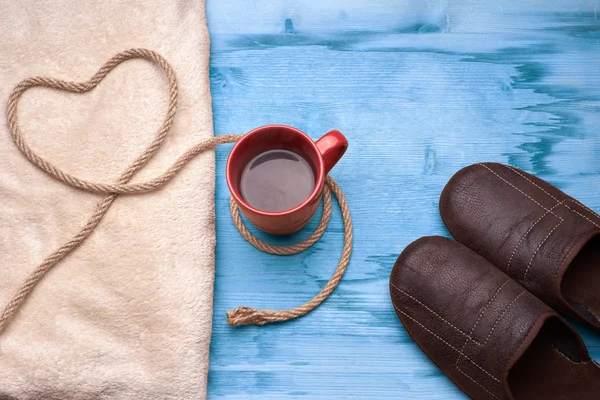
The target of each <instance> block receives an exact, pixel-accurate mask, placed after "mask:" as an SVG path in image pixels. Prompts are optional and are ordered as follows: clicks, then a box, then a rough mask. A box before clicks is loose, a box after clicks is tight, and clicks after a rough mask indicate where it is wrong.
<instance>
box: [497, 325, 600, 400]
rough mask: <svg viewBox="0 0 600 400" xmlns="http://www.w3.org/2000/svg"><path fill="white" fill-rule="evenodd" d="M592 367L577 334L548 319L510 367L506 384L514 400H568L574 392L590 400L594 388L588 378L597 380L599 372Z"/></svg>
mask: <svg viewBox="0 0 600 400" xmlns="http://www.w3.org/2000/svg"><path fill="white" fill-rule="evenodd" d="M592 364H593V363H592V362H591V361H590V359H589V356H588V355H587V353H586V351H585V350H584V349H583V347H582V344H581V341H580V340H579V337H578V336H577V334H576V333H575V332H574V331H573V330H572V329H571V328H569V327H568V326H567V325H566V324H565V322H563V321H562V320H561V319H559V318H556V317H550V318H548V319H547V320H546V321H545V322H544V325H543V326H542V328H541V329H540V331H539V332H538V334H537V336H536V338H535V339H534V340H533V341H532V342H531V344H530V345H529V347H528V348H527V350H525V352H524V353H523V355H522V356H521V358H520V359H519V360H518V361H517V362H516V363H515V365H514V366H513V367H512V368H511V370H510V372H509V375H508V385H509V388H510V391H511V392H512V394H513V396H514V398H515V400H525V399H545V400H553V399H557V400H558V399H570V398H574V397H572V396H573V394H574V393H578V394H579V395H580V397H576V398H585V399H588V398H589V399H591V398H595V397H590V396H595V395H597V393H598V392H597V390H598V387H597V385H596V384H591V383H590V378H594V379H596V380H597V379H598V378H600V369H598V368H597V367H596V366H595V365H592Z"/></svg>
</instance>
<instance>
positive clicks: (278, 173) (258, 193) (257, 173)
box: [240, 149, 315, 212]
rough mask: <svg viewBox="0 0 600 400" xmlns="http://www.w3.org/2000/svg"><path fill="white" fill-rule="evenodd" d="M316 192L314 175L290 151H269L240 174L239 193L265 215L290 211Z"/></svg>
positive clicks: (301, 160) (256, 158) (306, 163)
mask: <svg viewBox="0 0 600 400" xmlns="http://www.w3.org/2000/svg"><path fill="white" fill-rule="evenodd" d="M314 188H315V173H314V171H313V169H312V167H311V166H310V164H309V163H308V161H306V160H305V159H304V158H303V157H302V156H300V155H299V154H297V153H294V152H293V151H289V150H283V149H276V150H268V151H265V152H264V153H261V154H259V155H257V156H256V157H254V158H253V159H252V160H251V161H250V162H249V163H248V165H246V167H245V168H244V171H243V172H242V177H241V180H240V191H241V194H242V197H243V198H244V200H246V202H247V203H248V204H249V205H251V206H252V207H254V208H257V209H259V210H263V211H268V212H280V211H286V210H291V209H292V208H294V207H296V206H299V205H300V204H302V202H304V200H306V199H307V198H308V196H309V195H310V194H311V193H312V191H313V189H314Z"/></svg>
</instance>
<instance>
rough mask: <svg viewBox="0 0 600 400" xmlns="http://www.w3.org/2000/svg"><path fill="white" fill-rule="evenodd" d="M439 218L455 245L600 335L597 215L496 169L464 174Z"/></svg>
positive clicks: (529, 178)
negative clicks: (482, 258) (478, 255)
mask: <svg viewBox="0 0 600 400" xmlns="http://www.w3.org/2000/svg"><path fill="white" fill-rule="evenodd" d="M440 214H441V215H442V219H443V220H444V223H445V224H446V227H447V228H448V230H449V231H450V233H451V234H452V235H453V236H454V237H455V238H456V240H458V241H459V242H461V243H463V244H464V245H466V246H467V247H469V248H471V249H472V250H475V251H476V252H477V253H479V254H480V255H482V256H483V257H485V258H486V259H487V260H488V261H490V262H491V263H492V264H494V265H495V266H496V267H498V268H500V269H501V270H502V271H504V272H505V273H506V274H508V275H509V276H511V277H512V278H513V279H515V280H516V281H518V282H519V283H520V284H521V285H523V286H524V287H525V288H527V289H528V290H529V291H530V292H531V293H533V294H534V295H536V296H537V297H539V298H540V299H541V300H543V301H544V302H546V303H547V304H548V305H550V306H552V307H554V308H555V309H556V310H558V311H561V312H564V313H568V314H570V315H573V316H576V317H578V318H580V319H581V320H583V321H584V322H586V323H587V324H589V325H590V326H592V327H593V328H594V329H595V330H596V332H598V333H600V217H599V216H598V214H596V213H595V212H593V211H592V210H590V209H589V208H587V207H586V206H584V205H583V204H581V203H580V202H578V201H577V200H575V199H573V198H572V197H569V196H567V195H566V194H565V193H563V192H562V191H560V190H559V189H557V188H555V187H554V186H552V185H550V184H549V183H547V182H545V181H543V180H541V179H539V178H536V177H535V176H533V175H529V174H528V173H526V172H523V171H521V170H518V169H516V168H513V167H510V166H508V165H503V164H496V163H482V164H474V165H471V166H468V167H466V168H463V169H461V170H460V171H458V172H457V173H456V174H455V175H454V176H453V177H452V178H451V179H450V181H449V182H448V184H447V185H446V187H445V188H444V191H443V192H442V195H441V198H440ZM599 398H600V395H599Z"/></svg>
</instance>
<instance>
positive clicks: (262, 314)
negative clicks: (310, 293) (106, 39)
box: [0, 49, 352, 332]
mask: <svg viewBox="0 0 600 400" xmlns="http://www.w3.org/2000/svg"><path fill="white" fill-rule="evenodd" d="M135 58H140V59H145V60H148V61H150V62H153V63H154V64H156V65H157V66H159V67H160V68H161V69H162V70H163V72H164V73H165V75H166V77H167V80H168V85H169V105H168V107H167V113H166V115H165V119H164V121H163V123H162V125H161V127H160V128H159V130H158V132H157V133H156V136H155V138H154V140H153V141H152V142H151V144H150V145H149V146H148V147H147V148H146V149H145V150H144V151H143V152H142V153H141V154H140V155H139V156H138V157H137V159H136V160H135V161H134V162H133V164H131V165H130V166H129V167H127V169H126V170H125V171H124V172H123V173H122V174H121V176H120V177H119V179H118V180H117V182H116V183H97V182H92V181H88V180H85V179H80V178H78V177H76V176H73V175H70V174H68V173H66V172H64V171H62V170H61V169H60V168H58V167H56V166H54V165H53V164H52V163H51V162H50V161H47V160H45V159H44V158H42V157H40V156H39V155H37V154H36V152H35V151H34V150H33V149H32V148H31V147H29V145H28V144H27V143H26V141H25V139H24V138H23V135H22V133H21V131H20V129H19V124H18V116H17V105H18V103H19V99H20V98H21V95H22V94H23V93H24V92H25V91H27V90H28V89H30V88H32V87H47V88H51V89H57V90H62V91H66V92H72V93H86V92H89V91H91V90H93V89H94V88H95V87H96V86H98V84H99V83H100V82H101V81H102V80H103V79H104V78H105V77H106V75H108V74H109V73H110V72H111V71H112V70H113V69H114V68H115V67H117V66H118V65H119V64H121V63H123V62H124V61H127V60H131V59H135ZM177 97H178V88H177V79H176V77H175V72H174V71H173V69H172V68H171V66H170V65H169V63H168V62H167V61H166V60H165V59H164V58H163V57H162V56H161V55H160V54H158V53H156V52H154V51H152V50H147V49H130V50H126V51H123V52H121V53H118V54H117V55H115V56H114V57H112V58H111V59H110V60H109V61H107V62H106V63H105V64H104V65H103V66H102V67H101V68H100V69H99V70H98V72H96V74H95V75H94V76H93V77H92V78H91V79H90V80H88V81H87V82H68V81H63V80H59V79H54V78H46V77H34V78H29V79H25V80H24V81H22V82H21V83H19V84H18V85H17V86H15V88H14V89H13V91H12V92H11V94H10V96H9V98H8V105H7V110H6V116H7V120H8V127H9V130H10V133H11V136H12V138H13V141H14V143H15V144H16V146H17V147H18V148H19V150H20V151H21V153H22V154H23V155H24V156H25V157H26V158H27V159H28V160H29V161H30V162H31V163H33V164H34V165H35V166H37V167H38V168H40V169H41V170H43V171H44V172H46V173H47V174H49V175H51V176H52V177H54V178H55V179H57V180H59V181H61V182H63V183H65V184H67V185H69V186H72V187H75V188H78V189H81V190H84V191H87V192H93V193H101V194H105V195H106V196H105V197H104V198H103V199H102V200H101V201H100V202H99V203H98V204H97V206H96V209H95V211H94V213H93V214H92V215H91V216H90V218H89V219H88V221H87V223H86V224H85V225H84V226H83V228H81V230H80V231H79V232H78V233H77V234H76V235H75V236H73V238H72V239H71V240H69V241H68V242H66V243H65V244H63V245H62V246H61V247H59V248H58V249H57V250H55V251H54V252H53V253H51V254H50V255H49V256H48V257H46V259H45V260H44V261H43V262H42V263H41V264H40V265H38V266H37V267H36V268H35V270H34V271H33V272H32V273H31V274H30V275H29V277H28V278H27V279H26V280H25V282H24V283H23V284H22V286H21V287H20V288H19V290H18V291H17V292H16V293H15V294H14V296H13V297H12V299H11V300H10V301H9V302H8V304H7V305H6V306H5V307H4V309H3V310H2V312H1V313H0V332H2V331H3V330H4V329H5V328H6V327H7V326H8V324H9V322H10V321H11V320H12V318H13V317H14V315H15V313H16V312H17V310H18V309H19V307H20V306H21V305H22V304H23V303H24V302H25V301H26V300H27V298H28V296H29V295H30V293H31V292H32V291H33V289H34V288H35V286H36V285H37V283H38V282H40V281H41V280H42V279H43V278H44V276H45V275H46V273H48V271H50V270H51V269H52V268H53V267H55V266H56V265H57V264H58V263H60V261H61V260H62V259H64V258H65V257H66V256H68V255H69V254H70V253H71V252H73V251H75V249H77V247H79V246H80V245H81V244H82V243H83V242H84V241H85V240H86V239H87V238H88V237H89V236H90V234H91V233H92V232H93V231H94V230H95V229H96V227H97V226H98V224H99V223H100V221H101V220H102V218H103V217H104V216H105V215H106V213H107V212H108V210H109V209H110V206H111V205H112V204H113V203H114V201H115V200H116V199H117V197H118V196H119V195H121V194H132V193H144V192H149V191H151V190H154V189H157V188H159V187H162V186H163V185H165V184H166V183H168V182H169V181H170V180H171V178H173V177H174V176H175V175H176V174H177V173H178V172H179V171H180V170H181V169H182V168H183V167H184V166H185V165H186V164H187V163H188V161H190V160H191V159H192V158H194V157H195V156H197V155H198V154H200V153H202V152H204V151H206V150H211V149H214V148H215V147H216V146H218V145H220V144H225V143H232V142H235V141H237V140H238V139H240V138H241V137H242V136H243V135H235V134H231V135H219V136H215V137H213V138H210V139H207V140H203V141H201V142H200V143H198V144H197V145H195V146H193V147H192V148H190V149H189V150H187V151H186V152H185V153H184V154H183V155H181V156H180V157H179V158H178V159H177V160H176V161H175V162H174V163H173V165H171V167H169V168H168V169H167V171H166V172H164V173H163V174H162V175H160V176H158V177H156V178H154V179H151V180H149V181H147V182H142V183H129V181H130V180H131V179H132V178H133V176H134V175H135V174H136V173H137V172H138V171H139V170H140V169H142V168H143V167H144V166H145V165H146V163H147V162H148V161H149V160H150V159H151V158H152V156H153V155H154V154H155V152H156V151H157V150H158V148H159V147H160V146H161V145H162V143H163V141H164V139H165V138H166V136H167V134H168V133H169V131H170V129H171V126H172V124H173V120H174V118H175V114H176V109H177ZM331 191H333V193H334V194H335V196H336V197H337V199H338V202H339V205H340V209H341V211H342V217H343V220H344V248H343V250H342V255H341V257H340V261H339V263H338V266H337V268H336V270H335V272H334V274H333V276H332V277H331V279H330V280H329V281H328V282H327V284H326V285H325V286H324V287H323V289H321V291H320V292H319V293H318V294H317V295H316V296H315V297H314V298H313V299H311V300H309V301H308V302H306V303H304V304H302V305H300V306H298V307H296V308H293V309H290V310H258V309H255V308H250V307H238V308H236V309H234V310H231V311H228V312H227V322H228V323H229V324H230V325H264V324H268V323H271V322H280V321H287V320H290V319H294V318H298V317H301V316H303V315H305V314H307V313H308V312H310V311H312V310H313V309H315V308H316V307H317V306H318V305H319V304H321V303H322V302H323V301H324V300H325V299H326V298H327V297H328V296H329V295H330V294H331V293H332V292H333V290H334V289H335V288H336V286H337V285H338V283H339V282H340V280H341V278H342V276H343V275H344V272H345V271H346V268H347V266H348V263H349V261H350V254H351V253H352V220H351V218H350V210H349V209H348V204H347V203H346V200H345V198H344V194H343V193H342V191H341V189H340V188H339V186H338V185H337V184H336V183H335V182H334V180H333V178H331V177H330V176H329V175H328V176H327V177H326V180H325V186H324V187H323V213H322V216H321V221H320V222H319V225H318V226H317V228H316V229H315V231H314V232H313V233H312V235H310V237H309V238H307V239H306V240H304V241H303V242H301V243H299V244H296V245H293V246H272V245H269V244H267V243H265V242H263V241H261V240H259V239H258V238H256V237H255V236H254V235H252V234H251V233H250V232H249V231H248V229H247V228H246V226H245V225H244V223H243V221H242V219H241V218H240V215H239V209H238V207H237V205H236V203H235V202H234V201H233V199H231V201H230V210H231V216H232V219H233V222H234V224H235V226H236V227H237V229H238V230H239V231H240V233H241V234H242V236H243V237H244V239H246V240H247V241H248V242H250V243H251V244H252V245H253V246H254V247H256V248H257V249H259V250H261V251H264V252H267V253H270V254H277V255H290V254H296V253H299V252H301V251H304V250H305V249H307V248H308V247H310V246H312V245H313V244H314V243H315V242H316V241H317V240H319V238H320V237H321V236H322V235H323V233H324V232H325V229H326V227H327V225H328V223H329V219H330V217H331Z"/></svg>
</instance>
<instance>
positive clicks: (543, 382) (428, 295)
mask: <svg viewBox="0 0 600 400" xmlns="http://www.w3.org/2000/svg"><path fill="white" fill-rule="evenodd" d="M440 213H441V216H442V219H443V221H444V224H445V225H446V227H447V228H448V230H449V231H450V233H451V234H452V235H453V236H454V238H455V239H456V241H454V240H451V239H447V238H443V237H424V238H421V239H419V240H417V241H415V242H413V243H411V244H410V245H409V246H408V247H407V248H406V249H405V250H404V251H403V252H402V254H401V255H400V257H398V260H397V261H396V264H395V265H394V268H393V270H392V274H391V277H390V293H391V297H392V302H393V304H394V308H395V309H396V313H397V314H398V317H399V318H400V320H401V321H402V323H403V324H404V326H405V328H406V330H407V331H408V333H409V334H410V335H411V336H412V338H413V339H414V340H415V342H416V343H417V344H418V345H419V346H420V347H421V349H422V350H423V351H424V352H425V353H426V354H427V355H428V356H429V357H430V358H431V359H432V360H433V362H435V363H436V364H437V365H438V366H439V367H440V368H441V369H442V370H443V371H444V372H445V373H446V375H448V377H450V379H452V381H453V382H454V383H455V384H456V385H458V386H459V387H460V388H461V389H462V390H463V391H464V392H465V393H466V394H468V395H469V396H470V397H472V398H474V399H517V400H521V399H544V400H552V399H583V400H586V399H600V366H599V365H598V364H597V363H596V362H595V361H594V360H593V359H591V358H590V356H589V354H588V351H587V349H586V347H585V345H584V343H583V341H582V340H581V337H580V336H579V334H578V333H577V332H576V331H575V330H574V329H573V328H572V327H571V325H570V324H569V323H568V322H567V321H565V320H564V319H563V318H562V317H561V316H560V315H559V314H558V313H557V312H556V311H554V310H557V311H560V312H562V313H564V314H566V315H570V316H573V317H576V318H578V319H579V320H581V321H583V322H585V323H586V324H588V325H589V326H590V327H592V328H593V329H594V330H595V331H596V332H597V333H600V216H598V215H597V214H596V213H594V212H593V211H591V210H590V209H589V208H587V207H585V206H584V205H583V204H581V203H580V202H578V201H577V200H575V199H573V198H571V197H569V196H567V195H566V194H565V193H563V192H562V191H560V190H559V189H557V188H555V187H554V186H552V185H550V184H549V183H547V182H545V181H543V180H541V179H539V178H536V177H535V176H532V175H529V174H527V173H526V172H523V171H521V170H518V169H516V168H513V167H510V166H508V165H503V164H496V163H482V164H475V165H471V166H469V167H466V168H463V169H462V170H460V171H459V172H458V173H456V174H455V175H454V176H453V177H452V178H451V180H450V182H448V184H447V185H446V187H445V188H444V191H443V192H442V195H441V198H440Z"/></svg>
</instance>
